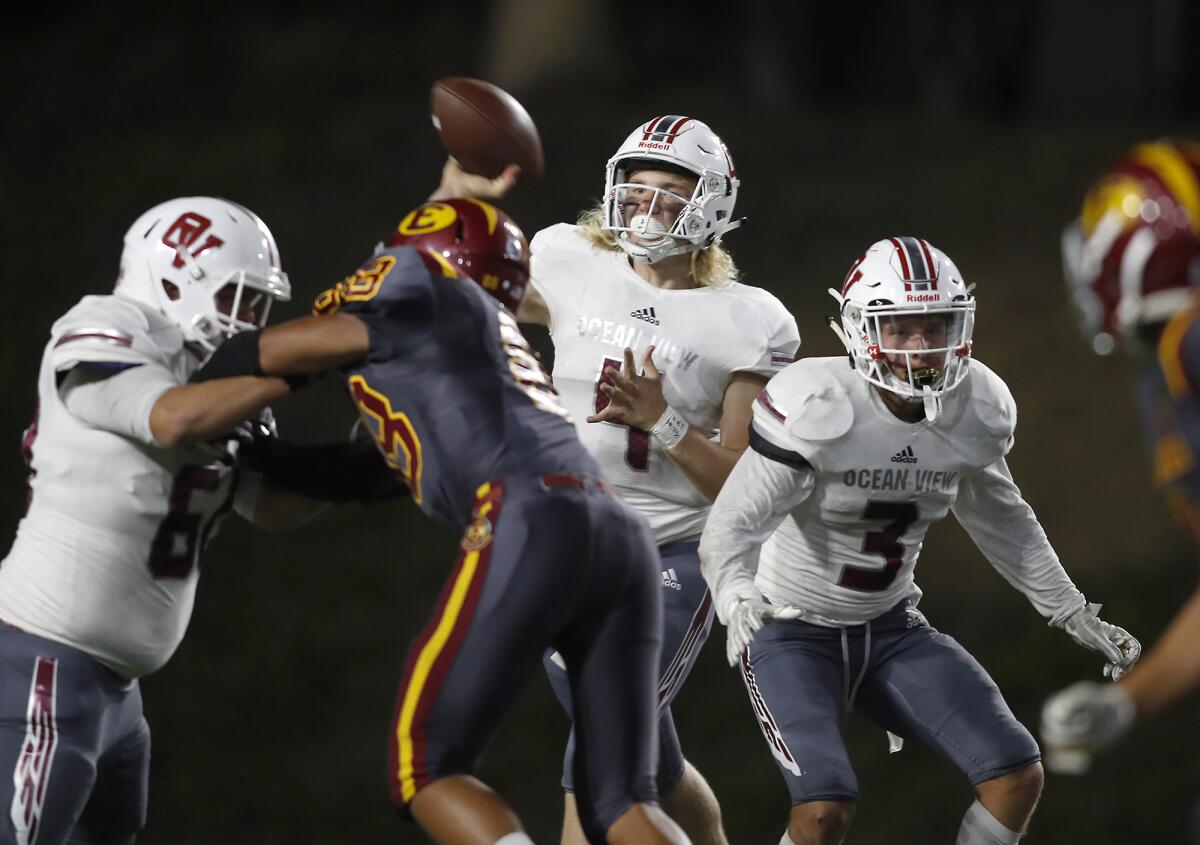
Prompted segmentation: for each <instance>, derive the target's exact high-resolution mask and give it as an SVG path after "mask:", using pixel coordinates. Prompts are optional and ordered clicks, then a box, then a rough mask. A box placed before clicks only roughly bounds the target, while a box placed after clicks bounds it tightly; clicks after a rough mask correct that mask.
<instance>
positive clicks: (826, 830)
mask: <svg viewBox="0 0 1200 845" xmlns="http://www.w3.org/2000/svg"><path fill="white" fill-rule="evenodd" d="M853 818H854V805H853V804H848V803H846V802H844V801H808V802H805V803H803V804H795V805H793V806H792V814H791V818H790V819H789V820H788V835H789V836H790V837H791V838H792V841H793V842H795V843H796V845H838V843H840V842H841V841H842V840H843V839H845V838H846V834H847V833H848V832H849V831H850V821H851V819H853Z"/></svg>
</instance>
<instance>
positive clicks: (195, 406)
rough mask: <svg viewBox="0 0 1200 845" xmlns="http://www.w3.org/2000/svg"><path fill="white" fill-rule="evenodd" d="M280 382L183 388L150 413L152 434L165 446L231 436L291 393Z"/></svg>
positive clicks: (249, 380) (247, 380)
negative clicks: (237, 427)
mask: <svg viewBox="0 0 1200 845" xmlns="http://www.w3.org/2000/svg"><path fill="white" fill-rule="evenodd" d="M288 390H289V388H288V385H287V382H285V381H283V380H282V379H278V378H257V377H255V376H239V377H236V378H224V379H217V380H214V381H206V382H202V383H199V384H181V385H179V386H178V387H172V388H170V389H169V390H167V391H166V392H165V393H163V394H162V395H161V396H160V397H159V398H158V401H156V402H155V403H154V406H153V407H152V408H151V409H150V431H151V433H152V434H153V435H154V439H155V440H156V441H157V442H158V443H159V444H160V445H162V446H178V445H182V444H185V443H194V442H197V441H201V440H210V439H212V438H214V437H219V436H221V435H223V434H226V433H228V432H229V431H230V430H231V429H233V428H234V427H236V426H237V425H238V424H239V423H241V422H242V421H243V420H247V419H249V418H250V417H252V416H254V415H255V414H257V413H258V412H259V411H261V410H262V409H263V408H265V407H267V406H268V405H270V404H271V403H272V402H274V401H275V400H276V399H279V398H280V397H281V396H284V395H286V394H287V393H288Z"/></svg>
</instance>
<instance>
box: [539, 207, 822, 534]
mask: <svg viewBox="0 0 1200 845" xmlns="http://www.w3.org/2000/svg"><path fill="white" fill-rule="evenodd" d="M530 251H531V254H532V277H531V282H532V284H533V286H534V287H535V288H536V289H537V292H538V293H539V294H541V296H542V299H543V300H545V302H546V307H547V308H548V309H549V312H550V333H551V337H552V338H553V341H554V373H553V376H554V386H555V388H556V389H557V390H558V393H559V395H560V396H561V397H562V400H563V402H564V403H565V405H566V407H567V409H568V410H569V411H570V412H571V416H572V418H573V420H574V422H575V426H576V429H577V431H578V433H579V439H580V440H581V441H583V445H584V446H585V447H586V448H587V450H588V451H589V452H590V453H591V454H592V456H593V457H595V458H596V460H597V462H598V463H599V464H600V467H601V470H602V471H603V472H604V473H605V475H606V477H607V478H608V480H609V481H610V482H612V483H613V484H614V485H615V486H616V487H617V488H618V489H619V490H620V492H621V494H622V496H623V497H624V498H625V499H626V500H627V501H628V502H629V503H630V504H631V505H633V506H634V507H635V508H636V509H637V510H638V511H639V512H640V513H641V514H642V516H644V517H645V518H646V520H647V521H648V522H649V524H650V527H651V529H652V530H653V531H654V536H655V540H656V542H657V543H658V544H659V545H662V544H664V543H669V542H671V541H673V540H678V539H682V538H685V537H692V536H695V535H697V534H699V533H700V531H701V530H702V529H703V528H704V520H705V518H706V517H707V515H708V509H709V506H710V503H709V501H708V499H707V498H705V496H704V494H702V493H701V492H700V491H699V490H697V489H696V487H695V485H694V484H692V482H691V481H690V480H688V478H687V476H686V475H684V473H683V470H681V469H680V468H679V467H678V466H677V465H676V464H675V462H674V461H672V460H671V459H670V457H668V456H667V455H666V454H664V452H663V449H662V447H661V446H659V444H658V443H657V442H655V441H654V440H653V438H652V437H650V435H649V434H648V433H647V432H645V431H642V430H640V429H632V428H630V427H628V426H624V425H619V424H616V423H610V422H605V423H589V422H587V417H589V416H591V415H592V414H594V413H596V412H597V411H598V410H600V409H602V408H603V407H604V405H605V404H607V401H608V399H607V397H606V396H605V395H604V394H603V393H601V392H600V391H599V390H598V386H599V382H600V377H601V373H602V372H603V370H604V369H605V368H606V367H607V366H613V365H615V366H617V367H618V368H619V367H620V366H621V363H622V360H623V357H622V356H623V351H624V349H625V347H629V348H630V349H632V350H633V352H634V358H635V360H639V361H640V360H641V356H642V354H643V352H644V351H645V349H646V347H647V346H649V345H654V347H655V350H654V365H655V366H656V367H657V368H658V369H659V371H660V372H661V373H662V374H663V394H664V395H665V397H666V400H667V402H668V403H669V404H670V405H671V407H673V408H674V409H675V410H676V411H677V412H678V413H679V414H680V415H682V416H683V417H684V419H686V420H687V421H688V423H689V424H691V425H692V426H693V427H694V428H696V429H697V430H699V431H700V432H702V433H703V434H704V435H705V436H707V437H710V438H714V439H715V438H716V437H718V436H719V431H718V426H719V424H720V418H721V403H722V400H723V399H724V396H725V389H726V387H727V386H728V385H729V381H730V378H731V377H732V376H733V374H734V373H737V372H751V373H760V374H762V375H765V376H768V377H770V376H772V375H774V374H775V373H777V372H779V371H780V370H781V369H782V368H783V367H784V366H786V365H787V364H789V363H791V361H792V360H793V356H794V354H795V351H796V347H797V346H798V345H799V343H800V336H799V333H798V332H797V329H796V321H795V320H794V319H793V318H792V315H791V314H789V313H788V311H787V309H785V308H784V307H783V305H782V304H781V303H780V302H779V300H778V299H776V298H775V297H774V296H772V295H771V294H769V293H767V292H766V291H764V290H761V289H760V288H755V287H750V286H749V285H743V284H739V283H736V282H735V283H731V284H727V285H722V286H720V287H701V288H691V289H688V290H663V289H661V288H656V287H654V286H653V285H651V284H650V283H649V282H647V281H645V280H644V279H642V278H641V277H640V276H639V275H638V274H637V273H635V272H634V271H633V269H632V268H631V267H630V266H629V259H628V257H627V256H626V255H625V253H623V252H619V251H611V250H604V249H599V248H595V247H592V246H591V245H590V244H589V243H588V242H587V241H586V240H584V238H583V237H582V236H581V235H580V234H579V233H578V231H577V227H576V226H572V225H569V224H559V225H556V226H551V227H550V228H548V229H544V230H542V231H541V232H538V233H537V235H536V236H535V237H534V239H533V243H532V245H531V247H530Z"/></svg>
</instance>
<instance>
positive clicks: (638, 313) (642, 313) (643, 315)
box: [629, 308, 658, 326]
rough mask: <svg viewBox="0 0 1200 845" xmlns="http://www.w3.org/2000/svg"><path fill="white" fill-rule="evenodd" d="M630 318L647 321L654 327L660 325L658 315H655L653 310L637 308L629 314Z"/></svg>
mask: <svg viewBox="0 0 1200 845" xmlns="http://www.w3.org/2000/svg"><path fill="white" fill-rule="evenodd" d="M629 316H630V317H636V318H637V319H639V320H645V321H646V322H647V323H649V324H650V325H652V326H657V325H658V315H657V314H655V313H654V309H653V308H635V309H633V310H632V311H630V312H629Z"/></svg>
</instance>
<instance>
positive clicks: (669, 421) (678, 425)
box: [650, 405, 689, 449]
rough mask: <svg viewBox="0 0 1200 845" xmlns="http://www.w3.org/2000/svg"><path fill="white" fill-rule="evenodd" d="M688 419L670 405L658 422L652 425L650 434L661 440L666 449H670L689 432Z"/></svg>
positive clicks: (660, 442)
mask: <svg viewBox="0 0 1200 845" xmlns="http://www.w3.org/2000/svg"><path fill="white" fill-rule="evenodd" d="M688 428H689V426H688V421H687V420H685V419H684V418H683V417H681V416H680V415H679V412H678V411H676V410H675V409H674V408H672V407H671V406H670V405H668V406H667V409H666V410H665V411H663V412H662V416H661V417H659V418H658V422H656V423H655V424H654V425H652V426H651V427H650V436H651V437H653V438H654V439H655V440H657V441H658V442H659V444H660V445H661V446H662V447H663V448H664V449H670V448H671V447H672V446H674V445H675V444H676V443H678V442H679V441H680V440H682V439H683V435H685V434H687V430H688Z"/></svg>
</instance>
